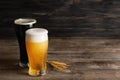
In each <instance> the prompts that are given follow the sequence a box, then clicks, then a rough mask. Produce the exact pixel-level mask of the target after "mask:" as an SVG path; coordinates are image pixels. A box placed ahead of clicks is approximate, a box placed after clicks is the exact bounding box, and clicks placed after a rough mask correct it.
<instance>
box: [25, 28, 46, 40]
mask: <svg viewBox="0 0 120 80" xmlns="http://www.w3.org/2000/svg"><path fill="white" fill-rule="evenodd" d="M46 40H48V30H46V29H43V28H32V29H28V30H27V31H26V41H30V42H43V41H46Z"/></svg>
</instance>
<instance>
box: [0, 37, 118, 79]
mask: <svg viewBox="0 0 120 80" xmlns="http://www.w3.org/2000/svg"><path fill="white" fill-rule="evenodd" d="M48 60H49V61H50V60H51V61H52V60H55V61H61V62H65V63H67V64H69V65H70V67H69V69H70V70H71V73H63V72H58V71H55V70H51V69H49V67H48V73H47V75H45V76H38V77H31V76H29V75H28V74H27V70H28V68H26V69H21V68H19V67H18V62H19V48H18V43H17V40H16V38H1V39H0V80H119V79H120V40H119V39H111V38H93V37H92V38H91V37H66V38H62V37H50V38H49V51H48Z"/></svg>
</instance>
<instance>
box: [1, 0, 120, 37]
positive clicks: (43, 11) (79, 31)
mask: <svg viewBox="0 0 120 80" xmlns="http://www.w3.org/2000/svg"><path fill="white" fill-rule="evenodd" d="M20 17H26V18H35V19H37V21H38V22H37V23H36V24H35V25H34V27H43V28H46V29H48V30H49V35H50V36H56V37H61V36H62V37H66V36H67V37H71V36H72V37H86V36H87V37H118V36H119V35H120V33H119V32H118V31H117V30H118V29H120V28H119V25H120V24H119V23H120V18H119V17H120V1H119V0H23V1H22V0H1V1H0V36H3V35H5V36H14V29H13V28H14V23H13V21H14V19H16V18H20ZM116 31H117V32H116ZM6 32H7V33H6Z"/></svg>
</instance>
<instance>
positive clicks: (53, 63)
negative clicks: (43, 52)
mask: <svg viewBox="0 0 120 80" xmlns="http://www.w3.org/2000/svg"><path fill="white" fill-rule="evenodd" d="M48 64H50V65H51V66H52V67H53V68H54V69H55V70H57V71H60V72H71V71H70V70H69V69H68V67H69V65H68V64H66V63H63V62H58V61H48Z"/></svg>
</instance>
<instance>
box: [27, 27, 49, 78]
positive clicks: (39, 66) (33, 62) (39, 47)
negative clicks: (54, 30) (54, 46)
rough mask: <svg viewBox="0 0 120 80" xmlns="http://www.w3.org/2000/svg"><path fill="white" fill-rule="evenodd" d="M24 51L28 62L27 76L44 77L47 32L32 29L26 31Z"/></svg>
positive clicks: (40, 29)
mask: <svg viewBox="0 0 120 80" xmlns="http://www.w3.org/2000/svg"><path fill="white" fill-rule="evenodd" d="M26 50H27V54H28V60H29V71H28V73H29V75H31V76H38V75H45V74H46V70H47V66H46V59H47V52H48V31H47V30H46V29H43V28H32V29H28V30H27V31H26Z"/></svg>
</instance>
